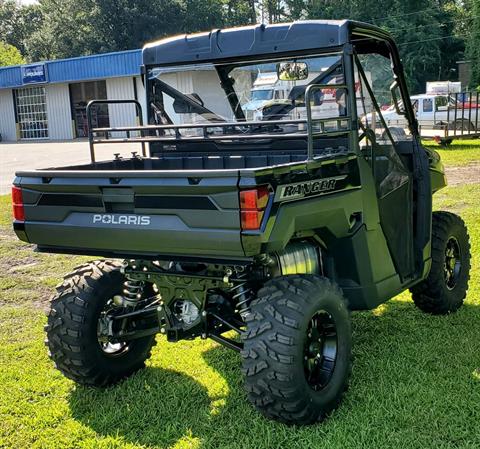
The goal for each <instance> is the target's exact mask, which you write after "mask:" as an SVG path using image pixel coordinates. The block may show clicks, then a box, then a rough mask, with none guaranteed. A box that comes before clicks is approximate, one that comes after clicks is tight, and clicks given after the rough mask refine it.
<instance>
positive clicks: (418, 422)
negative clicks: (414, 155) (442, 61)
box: [0, 150, 480, 449]
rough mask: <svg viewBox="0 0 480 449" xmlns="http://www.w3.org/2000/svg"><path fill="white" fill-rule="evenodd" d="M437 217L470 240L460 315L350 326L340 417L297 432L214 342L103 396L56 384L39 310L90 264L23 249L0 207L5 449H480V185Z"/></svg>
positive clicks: (403, 309) (164, 350)
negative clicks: (275, 418)
mask: <svg viewBox="0 0 480 449" xmlns="http://www.w3.org/2000/svg"><path fill="white" fill-rule="evenodd" d="M447 151H449V150H447ZM435 207H436V208H437V209H448V210H451V211H455V212H457V213H460V214H461V215H462V217H463V218H464V219H465V220H466V222H467V224H468V227H469V230H470V235H471V242H472V251H473V254H474V257H473V260H472V266H473V270H472V274H471V277H472V279H471V284H470V290H469V294H468V297H467V302H466V304H465V306H464V307H463V308H462V309H460V311H459V312H458V313H456V314H454V315H451V316H446V317H433V316H428V315H425V314H423V313H421V312H420V311H419V310H417V309H416V308H415V307H414V305H413V303H412V301H411V299H410V296H409V295H408V294H406V293H404V294H402V295H401V296H399V297H397V298H395V299H393V300H391V301H389V302H388V303H386V304H385V305H382V306H380V307H379V308H377V309H376V310H374V311H371V312H362V313H354V314H353V331H354V367H353V374H352V379H351V384H350V390H349V392H348V393H347V395H346V397H345V400H344V402H343V404H342V406H341V407H340V408H339V409H338V410H337V411H336V412H334V413H333V415H332V416H331V417H330V419H328V420H327V421H326V422H325V423H324V424H321V425H315V426H311V427H305V428H295V427H286V426H284V425H282V424H278V423H275V422H270V421H267V420H266V419H264V418H262V417H261V416H260V415H259V414H257V413H256V412H255V411H254V410H253V408H251V406H250V405H249V404H248V403H247V401H246V398H245V395H244V393H243V390H242V378H241V375H240V370H239V366H240V358H239V356H238V355H237V354H236V353H233V352H231V351H229V350H227V349H224V348H222V347H220V346H218V345H217V344H215V343H213V342H211V341H208V342H202V341H194V342H181V343H176V344H167V343H166V342H165V340H164V339H163V337H158V342H159V344H158V346H156V347H155V348H154V352H153V356H152V358H151V359H150V360H149V362H148V366H147V368H146V369H145V370H143V371H141V372H139V373H138V374H136V375H135V376H133V377H132V378H130V379H128V380H127V381H125V382H124V383H122V384H121V385H119V386H117V387H113V388H109V389H107V390H103V391H100V390H93V389H88V388H81V387H77V386H75V385H74V384H73V383H72V382H70V381H69V380H67V379H65V378H64V377H62V375H61V374H60V373H59V372H57V371H56V370H55V369H54V368H53V366H52V364H51V362H50V361H49V359H48V358H47V354H46V348H45V347H44V344H43V340H44V334H43V325H44V324H45V317H44V313H43V310H42V309H43V308H44V307H45V305H46V300H47V298H48V296H49V295H50V293H51V292H52V291H53V286H54V285H55V284H56V283H57V282H58V281H59V280H60V277H61V275H62V274H63V273H66V272H68V271H69V270H70V269H71V268H72V267H73V266H74V265H76V264H78V262H79V261H83V260H84V258H79V257H69V256H56V255H42V254H38V253H34V252H33V251H32V249H33V248H32V247H31V246H30V245H26V244H23V243H21V242H18V241H17V240H16V239H15V238H14V235H13V233H12V232H11V231H10V229H9V221H10V205H9V201H8V199H6V198H5V197H4V198H0V304H1V305H2V307H1V308H0V346H1V350H0V448H21V449H24V448H55V449H59V448H68V449H70V448H167V447H175V448H255V449H267V448H268V449H271V448H282V449H284V448H285V449H287V448H292V449H293V448H295V449H296V448H315V449H320V448H325V449H326V448H328V449H337V448H338V449H358V448H365V449H367V448H368V449H370V448H371V449H376V448H395V449H397V448H402V449H404V448H419V449H429V448H432V449H433V448H435V449H440V448H472V449H473V448H479V447H480V428H479V422H480V338H479V329H480V283H479V275H480V268H479V267H480V247H479V245H480V222H479V221H480V220H479V212H478V211H479V210H480V184H472V185H468V186H461V187H449V188H447V189H445V190H444V191H442V192H440V193H438V194H437V195H436V198H435Z"/></svg>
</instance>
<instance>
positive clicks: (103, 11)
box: [0, 0, 480, 92]
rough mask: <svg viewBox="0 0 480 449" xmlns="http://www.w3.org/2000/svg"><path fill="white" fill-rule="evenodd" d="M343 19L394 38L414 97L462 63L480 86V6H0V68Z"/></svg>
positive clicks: (190, 0) (56, 2)
mask: <svg viewBox="0 0 480 449" xmlns="http://www.w3.org/2000/svg"><path fill="white" fill-rule="evenodd" d="M343 18H349V19H355V20H360V21H364V22H369V23H373V24H375V25H378V26H380V27H382V28H385V29H387V30H388V31H390V32H391V33H392V34H393V36H394V38H395V40H396V42H397V44H398V46H399V49H400V52H401V55H402V59H403V63H404V67H405V71H406V75H407V78H408V82H409V84H410V88H411V89H412V91H413V92H419V91H423V90H424V88H425V82H426V81H430V80H452V79H456V78H457V73H456V69H457V65H456V62H457V61H458V60H461V59H464V58H469V59H471V60H472V62H473V68H472V85H474V86H477V85H478V84H480V42H479V41H480V0H383V1H381V2H379V1H378V0H375V1H374V0H39V2H38V3H36V4H33V5H20V4H18V3H17V2H16V1H15V0H0V65H9V64H16V63H17V64H18V63H23V62H32V61H40V60H49V59H58V58H69V57H73V56H80V55H88V54H95V53H102V52H109V51H120V50H128V49H134V48H140V47H142V46H143V44H144V43H145V42H148V41H150V40H153V39H158V38H161V37H164V36H169V35H173V34H179V33H191V32H196V31H205V30H210V29H212V28H222V27H228V26H237V25H246V24H252V23H260V22H265V23H274V22H286V21H292V20H299V19H343ZM475 30H476V31H475ZM2 55H3V56H2ZM5 55H6V56H5Z"/></svg>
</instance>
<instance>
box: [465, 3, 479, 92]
mask: <svg viewBox="0 0 480 449" xmlns="http://www.w3.org/2000/svg"><path fill="white" fill-rule="evenodd" d="M468 7H469V11H470V17H471V18H472V20H471V24H472V25H471V27H470V28H469V30H468V37H467V49H466V56H467V58H468V59H469V60H470V62H471V66H472V69H471V73H470V87H471V88H477V87H478V86H480V0H470V1H469V2H468Z"/></svg>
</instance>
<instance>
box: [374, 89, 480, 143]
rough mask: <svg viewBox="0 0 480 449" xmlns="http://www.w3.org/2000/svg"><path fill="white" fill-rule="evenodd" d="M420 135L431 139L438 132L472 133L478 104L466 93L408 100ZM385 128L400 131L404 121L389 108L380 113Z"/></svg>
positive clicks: (476, 125) (479, 123) (478, 123)
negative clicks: (394, 128) (458, 131)
mask: <svg viewBox="0 0 480 449" xmlns="http://www.w3.org/2000/svg"><path fill="white" fill-rule="evenodd" d="M410 99H411V101H412V105H413V108H414V110H415V113H416V117H417V120H418V124H419V126H420V131H421V134H422V135H425V136H430V137H433V136H434V135H435V134H439V133H438V130H446V129H447V125H448V129H449V130H462V131H463V132H465V131H467V132H474V131H476V129H477V128H480V116H479V112H478V111H479V107H478V106H479V105H478V104H477V103H476V97H475V96H472V97H470V96H469V95H468V94H467V95H466V96H464V94H458V95H456V96H455V95H452V94H450V95H447V94H442V95H435V94H420V95H414V96H412V97H410ZM382 114H383V117H384V119H385V121H386V123H387V125H388V126H389V127H391V128H392V127H399V128H404V127H405V125H406V119H405V117H404V116H403V115H400V114H398V112H397V110H396V108H395V107H394V106H393V105H392V106H390V107H389V108H388V109H386V110H384V111H383V112H382Z"/></svg>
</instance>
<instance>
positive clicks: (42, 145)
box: [0, 140, 141, 195]
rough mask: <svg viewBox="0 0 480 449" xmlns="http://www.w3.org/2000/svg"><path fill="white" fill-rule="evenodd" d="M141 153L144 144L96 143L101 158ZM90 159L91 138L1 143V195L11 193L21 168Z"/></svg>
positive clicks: (64, 163) (69, 163)
mask: <svg viewBox="0 0 480 449" xmlns="http://www.w3.org/2000/svg"><path fill="white" fill-rule="evenodd" d="M132 151H138V152H140V151H141V149H140V144H131V143H126V144H103V145H96V146H95V154H96V159H97V160H106V159H110V158H112V157H113V156H112V155H113V154H114V153H120V154H121V155H122V156H130V155H131V154H130V153H131V152H132ZM89 161H90V151H89V147H88V141H86V140H75V141H67V142H29V143H25V142H23V143H0V195H3V194H5V193H9V192H10V186H11V184H12V181H13V179H14V177H15V172H16V171H18V170H29V169H38V168H49V167H61V166H65V165H71V164H80V163H86V162H89Z"/></svg>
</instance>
